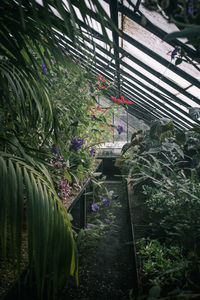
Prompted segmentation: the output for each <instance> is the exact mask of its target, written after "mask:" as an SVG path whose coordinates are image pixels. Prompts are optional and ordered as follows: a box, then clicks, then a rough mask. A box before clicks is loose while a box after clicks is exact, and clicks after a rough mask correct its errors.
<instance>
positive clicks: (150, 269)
mask: <svg viewBox="0 0 200 300" xmlns="http://www.w3.org/2000/svg"><path fill="white" fill-rule="evenodd" d="M136 245H137V249H138V251H139V255H140V259H141V270H140V272H142V273H143V274H144V276H146V277H147V278H148V284H149V285H152V284H153V285H154V286H160V287H162V286H166V285H169V286H171V287H173V286H179V285H181V283H182V280H183V279H184V272H185V269H186V267H187V265H188V262H187V261H186V260H185V259H184V258H183V256H182V251H181V249H180V248H179V247H177V246H170V247H169V246H168V247H166V246H165V245H162V244H161V243H160V242H159V241H158V240H155V239H150V238H146V239H145V238H142V239H140V240H138V241H137V242H136ZM151 293H152V292H150V293H149V295H150V296H152V295H151ZM158 296H159V295H158ZM154 297H155V295H154Z"/></svg>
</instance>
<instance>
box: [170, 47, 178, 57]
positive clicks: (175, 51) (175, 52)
mask: <svg viewBox="0 0 200 300" xmlns="http://www.w3.org/2000/svg"><path fill="white" fill-rule="evenodd" d="M177 53H178V49H177V48H175V49H174V50H173V51H172V53H171V59H174V57H175V56H176V55H177Z"/></svg>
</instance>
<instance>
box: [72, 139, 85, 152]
mask: <svg viewBox="0 0 200 300" xmlns="http://www.w3.org/2000/svg"><path fill="white" fill-rule="evenodd" d="M83 143H84V139H75V138H72V141H71V146H70V148H69V150H70V151H71V150H75V151H77V150H79V149H80V148H81V146H82V145H83Z"/></svg>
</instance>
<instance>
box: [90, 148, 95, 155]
mask: <svg viewBox="0 0 200 300" xmlns="http://www.w3.org/2000/svg"><path fill="white" fill-rule="evenodd" d="M94 152H95V149H94V148H92V149H91V151H90V155H91V156H93V154H94Z"/></svg>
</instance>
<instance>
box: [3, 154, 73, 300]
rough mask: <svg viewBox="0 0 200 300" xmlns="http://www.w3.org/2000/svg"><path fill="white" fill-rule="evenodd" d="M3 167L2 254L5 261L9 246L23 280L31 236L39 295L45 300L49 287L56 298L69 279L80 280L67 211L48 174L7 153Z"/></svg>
mask: <svg viewBox="0 0 200 300" xmlns="http://www.w3.org/2000/svg"><path fill="white" fill-rule="evenodd" d="M0 162H1V167H0V171H1V174H0V177H1V181H0V190H1V213H0V225H1V226H0V230H1V234H0V236H1V240H0V246H1V247H0V249H1V253H2V255H3V258H4V259H5V258H6V256H7V247H8V246H9V253H12V259H13V261H14V260H15V259H17V261H18V275H19V276H20V260H21V244H22V235H23V231H24V230H27V232H28V255H29V267H30V270H31V271H32V272H33V274H34V277H35V278H36V283H37V291H38V295H39V297H42V295H43V292H44V286H45V285H46V284H48V292H49V293H52V294H53V295H55V293H56V291H57V287H59V288H60V287H62V286H63V284H65V283H66V281H67V279H68V277H69V274H70V275H75V276H76V280H78V278H77V261H76V260H77V258H76V246H75V243H74V241H73V235H72V229H71V225H70V221H69V218H68V215H67V212H66V209H65V208H64V207H63V205H62V203H61V201H60V199H59V198H58V196H57V194H56V192H55V190H54V187H53V185H52V182H51V179H50V177H49V179H48V178H47V177H46V176H45V175H46V174H48V172H47V170H46V174H42V173H41V172H38V171H36V169H34V168H33V167H32V166H31V165H28V164H27V163H26V162H25V161H24V160H23V159H20V158H18V157H16V156H15V157H13V156H12V155H9V154H5V153H2V152H1V160H0ZM24 199H25V202H24ZM24 228H25V229H24ZM52 257H53V262H52V261H51V258H52ZM50 261H51V263H49V262H50ZM66 267H67V269H66ZM52 274H54V275H53V276H52ZM47 278H48V279H47ZM47 280H48V281H47Z"/></svg>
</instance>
